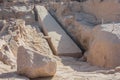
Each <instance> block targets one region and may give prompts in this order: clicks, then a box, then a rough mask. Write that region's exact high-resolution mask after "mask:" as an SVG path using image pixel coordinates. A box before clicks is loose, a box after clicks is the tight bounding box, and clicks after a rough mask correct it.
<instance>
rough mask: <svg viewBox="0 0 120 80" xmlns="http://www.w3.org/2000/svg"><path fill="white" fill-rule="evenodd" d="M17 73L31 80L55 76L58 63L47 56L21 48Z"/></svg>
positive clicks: (18, 55) (19, 49)
mask: <svg viewBox="0 0 120 80" xmlns="http://www.w3.org/2000/svg"><path fill="white" fill-rule="evenodd" d="M17 72H18V73H19V74H22V75H26V76H27V77H29V78H36V77H48V76H53V75H54V74H55V72H56V62H55V61H54V60H53V59H52V57H50V56H49V55H47V54H43V53H42V54H41V53H39V52H36V51H34V50H32V49H30V48H28V47H23V46H20V47H19V48H18V54H17Z"/></svg>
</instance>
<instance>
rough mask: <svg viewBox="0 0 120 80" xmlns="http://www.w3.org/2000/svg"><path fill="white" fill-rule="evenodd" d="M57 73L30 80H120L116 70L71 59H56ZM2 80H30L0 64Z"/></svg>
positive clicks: (0, 77)
mask: <svg viewBox="0 0 120 80" xmlns="http://www.w3.org/2000/svg"><path fill="white" fill-rule="evenodd" d="M55 58H56V61H57V72H56V74H55V76H53V77H46V78H37V79H30V80H120V76H119V75H120V73H119V72H116V71H114V69H110V70H108V69H105V68H100V67H97V66H92V65H90V64H89V63H87V62H83V61H80V60H79V59H77V58H71V57H60V58H58V57H55ZM0 80H29V79H28V78H26V77H24V76H20V75H17V73H16V68H14V69H11V67H10V66H7V65H5V64H2V63H0Z"/></svg>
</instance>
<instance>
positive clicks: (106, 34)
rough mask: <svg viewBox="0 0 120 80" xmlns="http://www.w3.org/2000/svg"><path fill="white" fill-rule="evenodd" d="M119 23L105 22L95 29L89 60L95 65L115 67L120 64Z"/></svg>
mask: <svg viewBox="0 0 120 80" xmlns="http://www.w3.org/2000/svg"><path fill="white" fill-rule="evenodd" d="M119 30H120V27H119V24H115V25H113V24H104V25H102V26H99V27H96V28H95V29H94V30H93V41H91V42H90V43H89V44H90V47H89V50H88V56H87V61H88V62H90V63H92V64H93V65H97V66H102V67H109V68H113V67H116V66H119V65H120V62H119V60H120V58H119V57H120V49H119V48H120V36H119V35H120V32H119Z"/></svg>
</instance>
